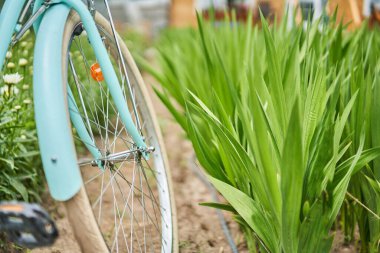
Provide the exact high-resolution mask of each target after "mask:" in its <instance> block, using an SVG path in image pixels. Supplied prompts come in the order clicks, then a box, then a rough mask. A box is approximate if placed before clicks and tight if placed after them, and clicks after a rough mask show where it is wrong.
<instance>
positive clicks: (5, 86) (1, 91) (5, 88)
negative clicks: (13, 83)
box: [0, 85, 9, 95]
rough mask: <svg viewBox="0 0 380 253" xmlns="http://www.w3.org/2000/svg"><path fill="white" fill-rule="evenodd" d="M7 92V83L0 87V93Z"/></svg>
mask: <svg viewBox="0 0 380 253" xmlns="http://www.w3.org/2000/svg"><path fill="white" fill-rule="evenodd" d="M4 94H7V95H8V94H9V87H8V85H4V86H3V87H0V95H4Z"/></svg>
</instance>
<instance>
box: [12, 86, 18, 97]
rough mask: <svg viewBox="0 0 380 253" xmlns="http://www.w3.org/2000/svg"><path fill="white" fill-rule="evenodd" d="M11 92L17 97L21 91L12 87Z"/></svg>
mask: <svg viewBox="0 0 380 253" xmlns="http://www.w3.org/2000/svg"><path fill="white" fill-rule="evenodd" d="M11 91H12V92H13V94H15V95H17V94H18V93H19V92H20V90H19V89H17V88H16V87H12V88H11Z"/></svg>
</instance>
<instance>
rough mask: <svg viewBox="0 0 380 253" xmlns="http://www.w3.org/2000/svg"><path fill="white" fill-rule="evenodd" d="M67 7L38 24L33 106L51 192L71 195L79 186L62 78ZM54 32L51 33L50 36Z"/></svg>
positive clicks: (58, 8) (51, 10) (56, 196)
mask: <svg viewBox="0 0 380 253" xmlns="http://www.w3.org/2000/svg"><path fill="white" fill-rule="evenodd" d="M69 12H70V8H69V7H68V6H67V5H64V4H57V5H53V6H51V7H50V8H49V9H48V10H47V12H46V13H45V15H44V16H43V18H42V20H41V23H40V24H39V28H38V33H37V41H36V47H35V51H34V54H35V55H34V77H33V83H34V91H33V92H34V106H35V112H36V116H35V119H36V124H37V133H38V141H39V146H40V150H41V156H42V162H43V167H44V170H45V176H46V179H47V183H48V186H49V190H50V194H51V195H52V197H53V198H54V199H56V200H61V201H65V200H68V199H70V198H71V197H73V196H74V195H75V194H76V193H77V192H78V191H79V189H80V187H81V185H82V177H81V174H80V171H79V168H78V165H77V159H76V154H75V148H74V142H73V138H72V133H71V129H70V118H69V114H68V110H67V108H68V106H67V95H66V94H67V91H66V84H65V85H63V78H62V68H61V64H62V37H63V31H64V27H65V22H66V19H67V17H68V14H69ZM52 35H53V36H52Z"/></svg>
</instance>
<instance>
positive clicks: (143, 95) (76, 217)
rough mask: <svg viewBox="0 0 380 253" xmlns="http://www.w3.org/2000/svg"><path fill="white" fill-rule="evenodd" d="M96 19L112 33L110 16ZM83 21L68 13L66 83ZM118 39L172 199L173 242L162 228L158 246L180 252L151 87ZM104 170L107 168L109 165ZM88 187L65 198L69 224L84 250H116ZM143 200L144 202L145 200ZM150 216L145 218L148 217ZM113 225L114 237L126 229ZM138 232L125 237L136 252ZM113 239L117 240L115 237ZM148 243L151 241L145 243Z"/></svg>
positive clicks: (171, 192) (96, 16) (169, 177)
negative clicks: (133, 80)
mask: <svg viewBox="0 0 380 253" xmlns="http://www.w3.org/2000/svg"><path fill="white" fill-rule="evenodd" d="M94 20H95V22H96V24H97V26H98V28H101V30H102V31H103V32H104V33H108V34H109V35H110V34H112V30H111V27H110V25H109V22H108V20H107V19H106V18H104V17H103V16H102V15H101V14H100V13H96V14H95V18H94ZM80 25H81V21H80V18H79V16H78V14H77V13H75V12H74V11H72V12H71V13H70V15H69V17H68V20H67V22H66V25H65V31H64V36H63V48H62V54H63V64H62V66H63V70H62V71H63V83H64V84H66V83H67V82H68V77H69V75H70V73H69V63H68V58H69V57H71V55H69V51H70V47H71V46H72V40H73V34H74V33H75V32H76V30H75V29H76V28H77V27H78V26H80ZM103 39H104V38H103ZM118 40H119V43H120V46H121V51H122V55H123V57H124V59H125V63H126V65H128V70H129V71H130V73H131V74H132V75H133V76H134V78H135V83H134V85H135V87H134V88H135V93H134V94H137V95H136V96H138V98H137V99H138V100H140V104H139V106H140V107H139V108H141V107H144V108H142V109H141V110H142V111H144V114H142V115H140V116H141V117H142V118H144V120H146V121H149V122H148V123H147V124H148V125H149V124H150V129H147V130H146V131H150V132H149V134H151V135H152V136H153V138H150V139H153V141H152V142H154V143H155V148H156V151H155V155H152V158H151V159H155V160H154V162H157V163H158V164H159V166H162V167H163V172H164V174H165V175H166V176H165V177H160V180H161V182H157V185H159V184H164V185H167V187H166V188H165V186H162V188H165V191H166V192H165V193H164V194H167V195H168V198H169V202H170V203H169V204H167V203H166V204H165V205H166V206H167V205H170V210H171V212H170V223H171V224H170V226H169V227H170V231H169V232H170V233H171V237H170V236H168V237H167V238H171V239H170V242H167V241H166V242H165V238H166V236H167V235H164V234H163V232H162V231H161V233H162V234H161V239H160V241H161V245H160V246H159V248H160V251H161V252H165V250H164V249H165V246H164V245H163V244H164V243H167V244H169V245H171V247H169V248H171V252H178V239H177V220H176V211H175V204H174V195H173V189H172V182H171V175H170V170H169V164H168V160H167V157H166V151H165V147H164V145H163V144H164V143H163V139H162V136H161V132H160V129H159V126H158V123H157V119H156V117H155V113H154V108H153V105H152V103H151V100H150V98H149V93H148V90H147V89H146V87H145V85H144V82H143V79H142V77H141V74H140V72H139V70H138V68H137V66H136V64H135V62H134V60H133V58H132V56H131V54H130V52H129V51H128V49H127V47H126V46H125V44H124V43H123V41H122V40H121V39H120V37H119V36H118ZM105 43H106V42H105ZM108 46H109V45H108ZM114 54H115V53H114ZM114 56H115V55H114ZM71 71H72V70H71ZM72 72H73V71H72ZM71 74H72V73H71ZM72 75H73V74H72ZM141 101H143V103H141ZM107 110H108V109H107ZM107 116H108V111H107ZM107 121H108V119H107V120H106V122H107ZM98 124H99V125H100V123H99V122H98ZM107 124H109V123H107ZM115 129H116V130H115V138H116V137H117V136H116V131H117V126H116V127H115ZM107 131H108V130H107ZM120 131H121V130H120ZM154 139H155V140H154ZM114 142H115V141H114ZM114 145H116V144H114ZM82 152H83V151H82ZM80 153H81V152H80V151H77V154H78V157H80V155H81V154H80ZM142 162H144V161H142ZM142 162H141V161H140V163H142ZM136 164H137V162H136ZM160 164H161V165H160ZM112 166H113V165H112ZM121 166H122V165H120V167H121ZM159 166H158V167H159ZM120 167H119V169H120ZM134 170H135V169H134ZM144 170H146V169H145V168H144ZM104 171H107V168H106V169H105V170H104ZM141 171H143V169H140V172H139V173H140V182H141V178H144V177H143V176H142V174H144V176H145V179H146V183H147V184H149V182H148V180H151V178H149V179H147V176H146V175H145V172H144V171H143V172H141ZM152 171H153V170H152ZM113 172H114V174H112V172H111V169H109V173H111V174H112V175H113V177H114V178H116V177H118V176H120V172H117V173H116V172H115V171H113ZM163 172H161V171H160V172H158V169H157V172H154V171H153V172H152V174H154V173H157V174H158V173H161V174H162V173H163ZM104 174H105V172H104V173H103V177H104ZM111 174H110V175H111ZM135 174H136V173H135V172H133V175H134V176H133V177H135ZM82 175H83V174H82ZM151 177H152V176H151ZM153 177H154V178H156V180H157V175H153ZM163 178H164V180H166V182H162V180H163ZM124 179H125V178H124ZM133 179H135V178H133ZM112 180H113V179H112V177H111V176H110V182H111V183H112ZM115 180H116V179H115ZM125 181H128V180H127V179H126V180H125ZM117 184H118V185H119V183H117ZM129 186H130V188H131V190H132V195H136V196H137V195H138V194H135V192H134V191H135V188H136V187H135V186H133V187H131V185H129ZM156 187H157V188H158V186H156ZM160 187H161V186H160ZM102 188H103V182H102ZM132 188H133V189H132ZM149 188H150V186H149ZM123 189H124V188H123ZM143 189H144V188H143V186H141V189H140V192H141V193H142V194H140V195H141V196H142V199H144V197H143V196H144V195H147V196H146V198H148V194H144V190H143ZM119 190H120V192H121V191H122V190H121V187H120V186H119ZM89 191H90V190H89V189H87V188H86V186H85V185H83V186H82V188H81V190H80V191H79V192H78V193H77V194H76V195H75V196H74V197H73V198H71V199H70V200H68V201H66V202H65V206H66V210H67V213H68V218H69V221H70V224H71V226H72V228H73V230H74V234H75V236H76V239H77V241H78V243H79V245H80V247H81V249H82V251H83V252H84V253H87V252H113V251H117V252H118V251H119V248H118V247H119V246H116V247H117V248H116V249H117V250H115V247H114V246H115V245H114V243H113V244H112V245H110V242H109V239H107V235H106V234H105V232H104V231H103V230H104V229H103V228H102V227H103V224H104V223H103V222H102V224H101V225H99V223H100V222H99V219H98V220H97V218H96V217H95V214H94V211H95V210H94V208H93V207H92V205H94V203H91V196H90V194H91V193H92V190H91V191H90V194H89ZM154 191H155V190H152V189H149V192H150V193H149V194H151V192H152V194H151V198H152V199H153V198H154V196H153V195H154V194H155V193H153V192H154ZM157 191H160V190H157ZM100 192H101V195H106V193H103V189H101V190H100ZM160 194H161V193H160ZM115 195H116V194H115V193H114V196H113V197H114V198H115ZM119 195H120V194H119ZM128 196H129V195H128ZM102 198H103V197H102ZM123 198H125V196H124V195H123ZM162 199H166V197H165V196H164V197H163V198H162ZM128 200H129V198H128V199H127V201H128ZM100 201H103V199H101V200H100ZM113 201H114V202H115V200H113ZM159 201H160V203H159V208H160V212H161V213H160V216H162V217H163V216H165V215H166V217H168V215H167V214H165V215H164V214H162V212H164V211H165V212H166V209H168V208H167V207H163V205H164V204H163V202H162V200H161V198H160V196H159ZM132 202H133V197H132ZM142 202H143V203H144V200H143V201H142ZM142 202H141V201H140V205H141V206H143V207H142V208H143V209H145V206H144V204H141V203H142ZM151 202H152V205H154V203H153V202H154V201H153V200H152V201H151ZM127 205H128V204H127ZM145 205H146V204H145ZM128 206H129V205H128ZM133 208H134V207H133V204H132V209H133ZM100 209H101V207H100ZM124 209H126V207H124ZM128 209H130V207H128ZM153 209H154V207H153ZM114 212H115V213H114V217H116V212H118V215H119V216H120V214H119V210H117V211H116V210H115V205H114ZM143 212H145V211H143ZM123 215H124V212H123ZM135 215H136V214H134V213H133V211H132V213H131V215H130V216H131V217H130V221H129V222H130V223H132V225H130V226H131V227H132V228H133V226H135V227H136V225H133V224H134V223H135V220H136V218H135ZM155 215H156V214H155ZM143 216H144V215H143ZM146 217H148V216H147V215H146ZM111 218H112V217H111ZM118 218H120V217H118ZM148 218H149V217H148ZM148 218H145V219H146V220H147V219H148ZM123 219H124V216H122V217H121V220H123ZM115 220H116V218H115ZM146 220H145V222H147V221H146ZM156 220H157V218H156ZM140 221H141V220H140ZM120 223H121V222H120ZM147 223H148V222H147ZM164 223H165V224H164ZM168 223H169V220H168V219H167V220H164V218H162V219H161V230H162V229H163V228H162V227H163V226H164V225H168ZM144 224H145V223H144ZM144 224H143V227H144V228H143V229H144V243H145V241H146V238H145V235H146V230H147V229H148V228H146V227H148V225H144ZM114 226H116V227H118V230H117V232H116V235H115V237H114V238H118V233H119V230H120V226H122V229H123V226H124V225H120V224H119V225H118V224H117V222H116V221H115V222H114ZM139 226H140V224H139ZM149 226H150V227H151V225H149ZM155 226H156V225H155ZM137 233H140V232H136V233H135V232H134V231H133V232H132V229H131V233H130V237H131V238H132V239H131V238H128V243H127V240H125V238H124V240H125V244H126V245H127V246H126V247H127V248H128V244H129V241H130V242H131V243H130V249H128V252H133V251H135V250H136V251H137V249H135V248H134V247H137V246H136V243H134V244H133V245H132V241H135V240H136V239H135V238H133V235H135V237H137ZM123 234H124V230H123ZM125 236H126V235H125V234H124V237H125ZM148 239H149V238H148ZM153 239H155V238H153ZM153 239H152V240H153ZM168 240H169V239H168ZM114 241H115V239H114ZM116 241H117V242H116V243H118V239H116ZM137 243H138V247H139V249H140V251H142V250H141V245H140V242H137ZM146 244H148V243H146ZM151 244H152V245H148V247H150V250H151V251H153V252H158V251H157V249H158V247H157V248H156V246H155V245H154V244H155V242H154V243H151ZM152 247H153V248H152ZM123 249H124V248H122V250H121V251H123ZM143 249H145V251H146V250H147V245H143ZM152 249H153V250H152Z"/></svg>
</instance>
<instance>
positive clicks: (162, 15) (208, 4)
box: [0, 0, 380, 36]
mask: <svg viewBox="0 0 380 253" xmlns="http://www.w3.org/2000/svg"><path fill="white" fill-rule="evenodd" d="M82 1H84V2H85V1H86V0H82ZM4 2H5V0H0V8H1V7H2V5H3V3H4ZM108 2H109V4H110V7H111V11H112V13H113V15H114V18H115V20H116V22H117V23H118V24H119V25H125V24H128V25H129V26H133V27H134V28H136V29H137V30H140V31H142V32H144V33H147V34H148V35H152V36H155V35H157V32H158V31H159V30H161V29H162V28H165V27H168V26H173V27H187V26H196V12H199V13H201V14H202V15H203V16H205V17H207V16H208V15H209V12H210V10H212V9H215V13H216V17H217V18H218V17H220V18H221V19H222V18H223V16H224V12H225V11H227V12H231V11H232V10H234V11H235V12H236V15H237V18H238V19H241V20H244V19H245V18H246V16H247V14H248V13H249V12H250V11H252V12H253V13H254V16H255V21H256V22H258V19H259V18H258V17H259V9H261V11H262V12H263V14H264V16H266V17H267V18H268V19H269V20H272V21H273V20H275V19H281V18H282V17H283V15H284V14H285V13H286V10H287V9H289V10H291V11H290V13H291V14H292V15H296V19H297V20H298V22H301V20H302V16H304V18H306V16H308V15H311V16H312V18H313V19H317V18H319V17H320V16H322V15H325V16H326V17H327V16H330V15H332V14H333V13H334V11H335V10H337V18H338V20H343V23H345V24H349V28H351V29H352V28H355V27H358V26H359V25H360V24H361V22H362V21H363V20H364V19H366V18H368V19H370V23H374V22H378V21H379V20H380V14H379V13H380V0H108ZM95 4H96V8H97V10H99V11H100V12H102V13H103V14H105V12H106V11H105V5H104V0H95ZM296 8H297V12H296V13H292V12H293V11H292V10H293V9H296Z"/></svg>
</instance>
